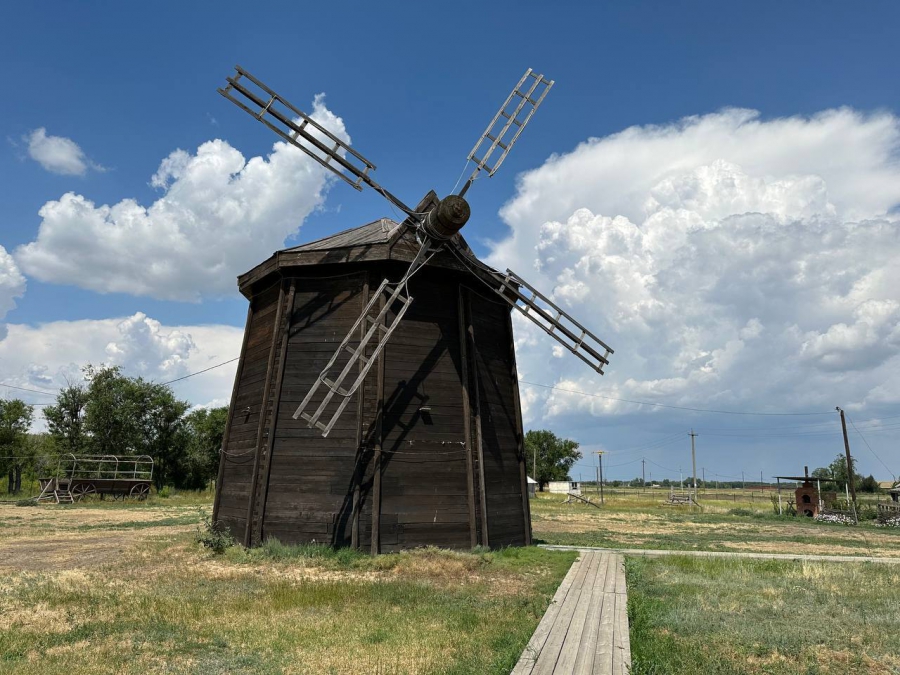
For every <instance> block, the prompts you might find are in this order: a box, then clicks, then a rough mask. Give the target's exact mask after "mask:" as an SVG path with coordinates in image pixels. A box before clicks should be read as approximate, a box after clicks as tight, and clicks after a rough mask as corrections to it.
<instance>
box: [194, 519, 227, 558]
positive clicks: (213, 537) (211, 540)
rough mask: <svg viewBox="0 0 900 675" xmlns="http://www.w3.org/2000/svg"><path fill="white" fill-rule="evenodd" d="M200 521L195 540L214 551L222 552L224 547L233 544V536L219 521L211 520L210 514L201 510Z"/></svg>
mask: <svg viewBox="0 0 900 675" xmlns="http://www.w3.org/2000/svg"><path fill="white" fill-rule="evenodd" d="M201 514H202V522H201V524H200V527H199V528H198V531H197V542H198V543H200V544H202V545H203V546H205V547H206V548H209V549H212V550H213V551H215V552H216V553H224V552H225V549H227V548H230V547H232V546H234V545H235V541H234V537H232V536H231V533H229V532H228V530H226V529H225V526H224V525H223V524H222V523H220V522H219V521H215V522H213V520H212V518H211V517H210V516H207V515H206V514H205V513H203V512H202V511H201Z"/></svg>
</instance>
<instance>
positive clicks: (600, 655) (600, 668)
mask: <svg viewBox="0 0 900 675" xmlns="http://www.w3.org/2000/svg"><path fill="white" fill-rule="evenodd" d="M615 565H616V556H615V555H610V556H609V563H608V565H607V573H606V579H605V580H604V584H603V607H602V608H601V610H600V626H599V628H598V630H597V642H596V644H595V646H594V668H593V671H592V672H593V673H596V674H597V675H612V673H613V672H614V671H613V639H614V634H615V617H616V599H617V596H616V593H615V578H616V574H615Z"/></svg>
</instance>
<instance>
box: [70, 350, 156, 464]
mask: <svg viewBox="0 0 900 675" xmlns="http://www.w3.org/2000/svg"><path fill="white" fill-rule="evenodd" d="M84 376H85V379H86V380H87V381H88V387H87V400H86V402H85V406H84V429H85V431H86V432H87V433H88V434H89V436H90V442H89V448H90V450H91V451H92V452H93V453H95V454H98V455H131V454H139V453H141V452H142V450H143V447H142V446H143V445H144V443H142V439H141V437H140V422H139V419H140V418H141V417H142V414H141V410H140V409H139V407H140V401H139V397H138V396H136V392H135V389H134V386H133V381H132V380H131V379H130V378H128V377H125V376H124V375H122V373H121V370H120V369H119V367H118V366H112V367H110V366H104V365H101V366H98V367H96V368H95V367H94V366H92V365H90V364H89V365H87V366H85V368H84Z"/></svg>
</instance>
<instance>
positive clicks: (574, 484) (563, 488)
mask: <svg viewBox="0 0 900 675" xmlns="http://www.w3.org/2000/svg"><path fill="white" fill-rule="evenodd" d="M549 488H550V492H556V493H559V494H566V495H567V494H574V495H580V494H581V483H579V482H578V481H575V480H551V481H550V483H549Z"/></svg>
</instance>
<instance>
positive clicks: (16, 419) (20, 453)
mask: <svg viewBox="0 0 900 675" xmlns="http://www.w3.org/2000/svg"><path fill="white" fill-rule="evenodd" d="M33 419H34V408H33V407H32V406H30V405H28V404H27V403H25V402H24V401H22V400H20V399H17V398H14V399H12V400H9V401H6V400H0V464H2V466H3V469H4V471H5V472H6V474H7V476H8V478H9V481H8V483H7V487H6V489H7V491H8V492H9V493H10V494H16V493H18V492H19V491H20V490H21V489H22V470H23V469H24V468H25V467H26V466H28V465H29V464H30V460H33V458H32V457H31V455H30V453H29V450H30V449H31V448H30V447H29V446H28V429H29V428H30V427H31V422H32V420H33Z"/></svg>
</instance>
